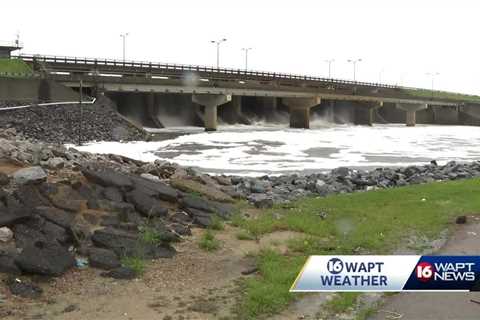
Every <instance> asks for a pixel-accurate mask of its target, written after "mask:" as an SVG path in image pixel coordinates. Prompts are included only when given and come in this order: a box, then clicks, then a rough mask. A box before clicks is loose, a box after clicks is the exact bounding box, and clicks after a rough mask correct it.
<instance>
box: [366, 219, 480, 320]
mask: <svg viewBox="0 0 480 320" xmlns="http://www.w3.org/2000/svg"><path fill="white" fill-rule="evenodd" d="M469 218H470V217H469ZM469 221H471V222H470V223H468V224H466V225H460V226H458V227H457V230H456V231H455V232H454V234H453V236H452V237H451V238H450V239H449V240H448V241H447V243H446V245H445V246H444V247H443V248H442V249H441V250H440V253H441V254H447V255H448V254H451V255H468V254H470V255H480V221H479V218H470V219H469ZM470 299H473V300H477V301H480V292H479V293H429V292H425V293H399V294H396V295H394V296H392V297H389V298H387V300H386V303H385V304H384V305H383V306H382V307H381V308H380V310H379V311H378V312H377V314H376V315H375V316H373V317H371V318H369V319H370V320H384V319H401V320H427V319H432V320H474V319H475V320H478V319H480V304H477V303H473V302H471V301H470ZM391 312H395V313H396V314H398V315H395V314H393V313H391ZM395 316H398V317H399V318H395ZM400 316H401V317H400Z"/></svg>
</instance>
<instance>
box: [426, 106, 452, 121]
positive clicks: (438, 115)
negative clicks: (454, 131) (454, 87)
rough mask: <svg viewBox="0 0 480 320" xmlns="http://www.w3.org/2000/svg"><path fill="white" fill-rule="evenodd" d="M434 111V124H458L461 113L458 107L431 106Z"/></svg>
mask: <svg viewBox="0 0 480 320" xmlns="http://www.w3.org/2000/svg"><path fill="white" fill-rule="evenodd" d="M430 107H431V108H432V111H433V122H434V123H436V124H450V125H452V124H458V123H459V116H458V114H459V111H458V107H456V106H430Z"/></svg>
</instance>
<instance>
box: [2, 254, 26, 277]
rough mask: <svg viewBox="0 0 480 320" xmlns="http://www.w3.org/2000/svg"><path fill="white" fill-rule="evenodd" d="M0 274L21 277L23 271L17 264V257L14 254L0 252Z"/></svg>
mask: <svg viewBox="0 0 480 320" xmlns="http://www.w3.org/2000/svg"><path fill="white" fill-rule="evenodd" d="M0 273H8V274H13V275H19V274H21V273H22V271H21V270H20V269H19V268H18V267H17V265H16V264H15V257H14V255H12V254H9V253H6V252H1V251H0Z"/></svg>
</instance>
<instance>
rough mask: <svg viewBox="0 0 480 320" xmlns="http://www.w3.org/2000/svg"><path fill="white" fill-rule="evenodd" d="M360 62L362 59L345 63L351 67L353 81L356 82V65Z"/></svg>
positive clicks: (349, 60)
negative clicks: (348, 63)
mask: <svg viewBox="0 0 480 320" xmlns="http://www.w3.org/2000/svg"><path fill="white" fill-rule="evenodd" d="M360 61H362V59H348V60H347V62H350V63H351V64H352V65H353V81H357V63H358V62H360Z"/></svg>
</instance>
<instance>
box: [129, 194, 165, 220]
mask: <svg viewBox="0 0 480 320" xmlns="http://www.w3.org/2000/svg"><path fill="white" fill-rule="evenodd" d="M127 200H128V202H130V203H132V204H133V205H134V206H135V209H137V211H138V212H140V213H141V214H142V215H143V216H145V217H164V216H166V215H167V214H168V209H167V208H164V207H162V205H161V204H160V202H159V201H158V200H157V199H154V198H153V197H150V196H148V195H145V194H144V193H142V192H140V191H138V190H134V191H132V192H130V193H129V194H127Z"/></svg>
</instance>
